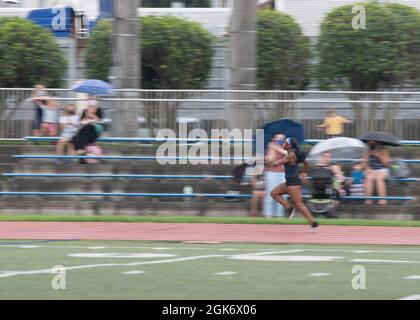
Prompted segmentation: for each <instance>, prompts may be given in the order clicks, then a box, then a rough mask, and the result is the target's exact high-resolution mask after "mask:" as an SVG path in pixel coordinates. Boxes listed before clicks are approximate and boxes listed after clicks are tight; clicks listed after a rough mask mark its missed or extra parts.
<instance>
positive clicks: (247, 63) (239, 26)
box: [230, 0, 257, 130]
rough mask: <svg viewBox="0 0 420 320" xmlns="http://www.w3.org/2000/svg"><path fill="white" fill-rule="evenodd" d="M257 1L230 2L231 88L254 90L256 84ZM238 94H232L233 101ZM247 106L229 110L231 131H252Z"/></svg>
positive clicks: (250, 110)
mask: <svg viewBox="0 0 420 320" xmlns="http://www.w3.org/2000/svg"><path fill="white" fill-rule="evenodd" d="M256 27H257V0H233V9H232V25H231V31H230V39H231V88H232V90H255V89H256V82H257V62H256V55H257V31H256ZM240 96H241V95H240V94H234V97H235V100H239V99H240ZM253 108H254V106H253V105H250V104H241V103H235V104H234V105H233V106H232V110H231V111H232V112H231V119H232V128H237V129H241V130H244V129H253V119H252V110H253Z"/></svg>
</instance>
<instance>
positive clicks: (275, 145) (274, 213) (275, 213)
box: [264, 134, 287, 218]
mask: <svg viewBox="0 0 420 320" xmlns="http://www.w3.org/2000/svg"><path fill="white" fill-rule="evenodd" d="M285 139H286V136H285V135H284V134H277V135H276V136H274V138H273V140H272V141H271V142H270V144H269V145H268V149H267V156H266V167H265V183H266V188H265V189H266V190H265V191H266V195H265V200H264V216H265V217H267V218H270V217H284V215H285V209H284V208H283V206H282V205H280V204H279V203H277V202H276V201H275V200H274V199H273V198H272V197H271V195H270V193H271V191H273V190H274V188H275V187H277V186H278V185H279V184H282V183H284V182H286V176H285V172H284V165H283V164H276V163H277V162H279V161H280V160H281V159H283V158H284V157H285V156H286V155H287V152H286V151H285V150H284V149H283V144H284V140H285Z"/></svg>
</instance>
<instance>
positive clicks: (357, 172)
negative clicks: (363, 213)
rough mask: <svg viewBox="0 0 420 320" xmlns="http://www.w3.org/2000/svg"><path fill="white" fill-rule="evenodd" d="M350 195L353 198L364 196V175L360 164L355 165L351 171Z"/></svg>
mask: <svg viewBox="0 0 420 320" xmlns="http://www.w3.org/2000/svg"><path fill="white" fill-rule="evenodd" d="M349 184H350V195H351V196H354V197H364V196H365V173H364V171H363V165H362V164H361V163H355V164H354V165H353V167H352V171H351V179H350V180H349Z"/></svg>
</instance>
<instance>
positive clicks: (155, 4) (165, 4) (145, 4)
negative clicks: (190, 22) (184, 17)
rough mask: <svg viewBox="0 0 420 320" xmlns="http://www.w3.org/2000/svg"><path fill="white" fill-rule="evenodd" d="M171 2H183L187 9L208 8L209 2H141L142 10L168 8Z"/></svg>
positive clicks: (155, 0) (153, 0) (168, 0)
mask: <svg viewBox="0 0 420 320" xmlns="http://www.w3.org/2000/svg"><path fill="white" fill-rule="evenodd" d="M172 2H183V3H184V4H185V7H187V8H208V7H210V1H209V0H143V1H142V7H144V8H170V7H171V3H172Z"/></svg>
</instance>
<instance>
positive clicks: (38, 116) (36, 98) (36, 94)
mask: <svg viewBox="0 0 420 320" xmlns="http://www.w3.org/2000/svg"><path fill="white" fill-rule="evenodd" d="M34 89H35V90H34V91H33V92H32V102H33V104H34V108H35V119H34V121H33V124H32V134H33V135H34V136H35V137H37V136H39V135H40V134H41V125H42V121H43V117H44V114H43V110H42V108H41V105H43V104H44V102H43V101H42V99H43V98H44V97H46V96H47V92H46V91H45V86H43V85H42V84H37V85H35V87H34Z"/></svg>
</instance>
